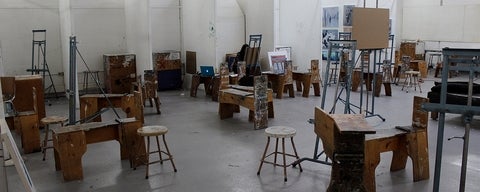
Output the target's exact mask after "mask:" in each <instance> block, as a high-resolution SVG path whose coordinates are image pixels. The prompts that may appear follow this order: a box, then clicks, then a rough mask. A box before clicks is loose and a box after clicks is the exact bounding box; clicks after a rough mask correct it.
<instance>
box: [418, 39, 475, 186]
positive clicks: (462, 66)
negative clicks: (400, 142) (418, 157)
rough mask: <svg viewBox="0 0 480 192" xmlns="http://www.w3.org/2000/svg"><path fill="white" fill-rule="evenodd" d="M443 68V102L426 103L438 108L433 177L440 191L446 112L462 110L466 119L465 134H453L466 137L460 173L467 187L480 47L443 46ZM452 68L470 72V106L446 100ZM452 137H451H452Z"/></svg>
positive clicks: (434, 183)
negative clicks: (457, 47) (455, 47)
mask: <svg viewBox="0 0 480 192" xmlns="http://www.w3.org/2000/svg"><path fill="white" fill-rule="evenodd" d="M442 52H443V58H444V59H443V69H442V85H441V91H440V103H425V104H424V105H423V108H424V109H426V110H428V111H436V112H439V114H440V115H439V119H438V133H437V149H436V155H435V175H434V180H433V191H435V192H437V191H439V185H440V172H441V168H442V151H443V140H444V138H443V136H444V131H445V113H454V114H462V117H463V118H464V122H465V132H464V136H462V137H452V138H459V139H463V153H462V167H461V174H460V187H459V191H461V192H463V191H465V181H466V173H467V160H468V147H469V146H468V145H469V141H470V126H471V121H472V119H473V116H474V115H480V107H478V106H472V93H473V79H474V78H475V72H480V67H479V65H480V49H450V48H444V49H443V51H442ZM450 63H457V65H456V66H450ZM450 70H456V71H465V72H468V74H469V82H468V96H467V106H465V105H455V104H447V84H448V72H449V71H450ZM452 138H449V140H450V139H452Z"/></svg>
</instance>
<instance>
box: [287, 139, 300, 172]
mask: <svg viewBox="0 0 480 192" xmlns="http://www.w3.org/2000/svg"><path fill="white" fill-rule="evenodd" d="M290 140H291V141H292V147H293V152H294V153H295V157H296V158H297V160H298V159H300V158H299V157H298V153H297V148H296V147H295V143H294V142H293V137H291V138H290ZM298 168H300V172H303V169H302V165H300V163H298Z"/></svg>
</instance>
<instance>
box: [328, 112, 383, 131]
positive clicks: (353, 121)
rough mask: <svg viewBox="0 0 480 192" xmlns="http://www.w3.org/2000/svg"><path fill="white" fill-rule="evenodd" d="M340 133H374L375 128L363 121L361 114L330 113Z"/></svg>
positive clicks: (363, 117)
mask: <svg viewBox="0 0 480 192" xmlns="http://www.w3.org/2000/svg"><path fill="white" fill-rule="evenodd" d="M331 116H332V118H333V119H334V120H335V123H336V125H337V127H338V129H339V131H340V133H346V132H350V133H364V134H371V133H375V129H374V128H373V127H372V126H371V125H369V124H368V123H367V121H365V116H364V115H362V114H331Z"/></svg>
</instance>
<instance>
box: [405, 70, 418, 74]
mask: <svg viewBox="0 0 480 192" xmlns="http://www.w3.org/2000/svg"><path fill="white" fill-rule="evenodd" d="M405 74H410V75H418V74H420V71H405Z"/></svg>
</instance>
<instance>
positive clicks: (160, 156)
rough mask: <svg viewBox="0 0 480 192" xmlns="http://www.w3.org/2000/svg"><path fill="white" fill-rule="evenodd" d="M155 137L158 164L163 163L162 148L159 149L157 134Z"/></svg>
mask: <svg viewBox="0 0 480 192" xmlns="http://www.w3.org/2000/svg"><path fill="white" fill-rule="evenodd" d="M155 139H157V149H158V158H160V164H162V165H163V159H162V150H161V149H160V142H158V135H157V136H155Z"/></svg>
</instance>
